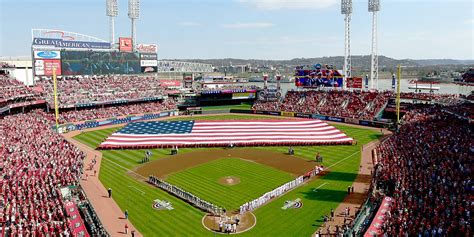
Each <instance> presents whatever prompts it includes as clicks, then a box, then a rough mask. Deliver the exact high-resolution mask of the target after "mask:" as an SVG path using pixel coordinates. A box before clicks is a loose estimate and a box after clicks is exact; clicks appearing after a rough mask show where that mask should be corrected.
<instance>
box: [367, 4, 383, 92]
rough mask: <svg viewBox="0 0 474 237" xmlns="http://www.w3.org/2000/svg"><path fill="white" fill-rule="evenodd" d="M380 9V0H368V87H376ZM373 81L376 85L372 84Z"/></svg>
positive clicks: (377, 78)
mask: <svg viewBox="0 0 474 237" xmlns="http://www.w3.org/2000/svg"><path fill="white" fill-rule="evenodd" d="M378 11H380V0H369V12H372V58H371V60H370V62H371V63H370V88H371V89H378V87H379V86H378V85H379V56H378V55H377V12H378ZM374 81H375V83H376V84H377V85H375V84H374Z"/></svg>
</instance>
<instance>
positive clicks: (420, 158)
mask: <svg viewBox="0 0 474 237" xmlns="http://www.w3.org/2000/svg"><path fill="white" fill-rule="evenodd" d="M443 111H444V109H443V108H441V107H439V106H433V107H429V108H422V109H417V110H412V111H409V112H407V114H406V115H405V117H404V119H405V121H404V124H403V125H402V126H401V127H400V129H399V131H398V132H396V133H395V134H394V135H393V136H392V137H390V138H389V139H388V140H386V141H385V142H383V143H382V144H380V145H379V146H378V147H377V154H378V160H379V164H380V165H381V167H382V170H381V172H378V175H377V176H378V177H376V178H377V180H379V181H383V182H387V183H391V184H392V187H393V188H392V189H393V190H392V192H393V198H394V199H395V202H394V206H393V207H392V209H391V211H390V212H389V214H388V217H387V221H386V222H385V224H384V225H383V227H382V228H383V231H384V233H385V234H386V236H472V235H473V232H472V226H471V223H472V218H473V216H472V212H471V211H472V209H473V207H472V205H473V204H472V194H473V186H472V185H473V183H472V180H471V179H472V168H473V167H472V157H473V153H474V150H473V149H474V142H473V139H472V132H473V131H472V126H470V125H469V122H468V121H467V120H465V119H458V118H457V117H456V116H454V115H451V114H449V113H445V112H443ZM389 192H391V191H389Z"/></svg>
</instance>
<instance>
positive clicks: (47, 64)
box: [35, 59, 61, 76]
mask: <svg viewBox="0 0 474 237" xmlns="http://www.w3.org/2000/svg"><path fill="white" fill-rule="evenodd" d="M54 68H56V75H61V60H57V59H44V60H42V59H39V60H35V75H36V76H52V75H53V69H54Z"/></svg>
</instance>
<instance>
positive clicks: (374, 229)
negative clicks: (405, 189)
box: [364, 196, 395, 237]
mask: <svg viewBox="0 0 474 237" xmlns="http://www.w3.org/2000/svg"><path fill="white" fill-rule="evenodd" d="M394 203H395V200H394V199H393V198H391V197H388V196H385V197H384V198H383V201H382V203H381V204H380V207H379V209H378V210H377V213H376V214H375V217H374V219H373V220H372V223H370V226H369V228H368V229H367V232H365V234H364V237H372V236H381V235H383V233H384V232H383V229H382V226H383V225H384V223H385V222H386V221H387V219H388V218H387V215H389V211H390V210H391V208H392V206H393V205H394Z"/></svg>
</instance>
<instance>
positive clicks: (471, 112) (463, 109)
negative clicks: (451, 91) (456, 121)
mask: <svg viewBox="0 0 474 237" xmlns="http://www.w3.org/2000/svg"><path fill="white" fill-rule="evenodd" d="M445 109H446V111H449V112H451V113H453V114H456V115H458V116H461V117H464V118H468V119H472V120H474V104H473V103H470V102H466V103H463V104H459V105H455V106H448V107H446V108H445Z"/></svg>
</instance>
